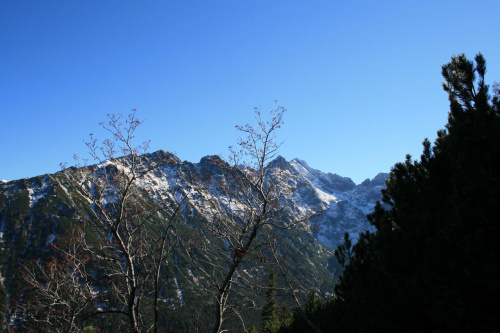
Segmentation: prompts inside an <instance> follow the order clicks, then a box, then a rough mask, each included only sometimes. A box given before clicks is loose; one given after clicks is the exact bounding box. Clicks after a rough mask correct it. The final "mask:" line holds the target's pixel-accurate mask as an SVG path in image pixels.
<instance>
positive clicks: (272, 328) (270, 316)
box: [262, 271, 281, 333]
mask: <svg viewBox="0 0 500 333" xmlns="http://www.w3.org/2000/svg"><path fill="white" fill-rule="evenodd" d="M277 288H278V284H277V283H276V275H275V273H274V271H271V273H270V274H269V282H268V285H267V291H266V304H265V305H264V307H263V309H262V327H263V332H264V333H276V332H278V330H279V328H280V326H281V321H280V318H279V315H278V310H279V305H278V300H277V298H276V289H277Z"/></svg>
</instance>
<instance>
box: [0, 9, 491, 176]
mask: <svg viewBox="0 0 500 333" xmlns="http://www.w3.org/2000/svg"><path fill="white" fill-rule="evenodd" d="M499 12H500V1H497V0H492V1H435V0H432V1H334V0H329V1H314V0H313V1H311V0H307V1H289V0H284V1H273V0H266V1H258V0H252V1H250V0H249V1H229V0H227V1H207V0H203V1H180V0H177V1H173V0H172V1H92V0H85V1H56V0H46V1H22V0H16V1H8V0H3V1H0V85H1V86H0V87H1V89H0V112H1V120H2V121H1V130H0V148H1V152H0V179H7V180H13V179H18V178H24V177H30V176H35V175H39V174H44V173H50V172H56V171H58V170H59V163H60V162H63V161H66V162H69V163H71V162H72V156H73V154H75V153H76V154H79V155H81V156H85V155H86V150H85V146H84V144H83V141H84V140H86V139H87V138H88V135H89V133H96V135H97V136H98V137H99V138H104V133H103V132H102V131H100V130H99V125H98V124H99V122H101V121H104V120H106V114H108V113H120V112H121V113H127V112H128V111H129V110H130V109H133V108H136V109H138V116H139V118H141V119H144V120H145V122H144V124H143V126H142V128H140V129H139V132H138V133H137V134H138V138H139V139H141V140H143V139H144V140H145V139H151V140H152V150H153V151H154V150H158V149H164V150H169V151H173V152H175V153H176V154H177V155H178V156H179V158H181V159H182V160H188V161H191V162H197V161H199V159H200V158H201V157H202V156H205V155H208V154H219V153H226V152H227V147H228V146H229V145H233V144H234V143H235V142H236V139H237V137H238V133H237V132H236V130H235V128H234V125H237V124H245V123H248V122H252V121H253V119H254V118H253V107H254V106H261V107H262V110H263V111H266V110H269V109H272V108H273V105H274V100H275V99H277V100H279V104H280V105H283V106H285V107H286V108H287V109H288V112H287V114H286V115H285V125H284V127H283V129H282V130H281V132H279V138H280V139H282V140H284V141H285V142H284V144H283V146H282V149H281V155H282V156H284V157H285V158H286V159H287V160H291V159H293V158H295V157H298V158H301V159H304V160H306V161H307V162H308V163H309V165H310V166H312V167H314V168H317V169H321V170H323V171H326V172H332V173H337V174H339V175H342V176H347V177H351V178H352V179H353V180H354V181H355V182H356V183H359V182H361V181H363V180H364V179H366V178H372V177H374V176H375V175H376V174H377V173H378V172H388V171H389V170H390V168H391V166H392V165H394V163H396V162H399V161H402V160H404V157H405V155H406V154H407V153H410V154H412V155H413V156H415V157H418V156H419V155H420V153H421V142H422V140H423V139H424V138H425V137H429V138H430V139H432V140H433V139H434V138H435V133H436V131H437V130H438V129H440V128H443V126H444V124H445V123H446V120H447V112H448V101H447V96H446V94H445V92H444V91H443V90H442V88H441V82H442V78H441V74H440V71H441V65H442V64H444V63H446V62H448V61H449V60H450V57H451V56H452V55H453V54H459V53H462V52H465V53H466V54H467V55H468V57H469V58H472V57H473V56H474V55H475V54H476V53H477V52H479V51H481V52H482V53H483V54H484V55H485V58H486V60H487V63H488V73H487V81H488V82H489V83H492V82H493V81H494V80H497V81H500V43H499V40H498V34H499V32H500V20H499V18H498V13H499Z"/></svg>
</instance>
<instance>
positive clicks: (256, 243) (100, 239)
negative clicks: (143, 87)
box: [0, 54, 500, 333]
mask: <svg viewBox="0 0 500 333" xmlns="http://www.w3.org/2000/svg"><path fill="white" fill-rule="evenodd" d="M485 75H486V61H485V58H484V57H483V55H482V54H477V55H476V57H475V59H474V60H471V59H467V57H466V56H465V55H464V54H462V55H458V56H453V57H452V59H451V61H450V62H449V63H447V64H445V65H443V66H442V76H443V78H444V82H443V89H444V91H445V93H447V95H448V99H449V103H450V104H449V105H450V108H449V115H448V123H447V124H446V125H445V128H444V129H442V130H439V131H438V135H437V139H436V140H435V142H434V143H431V142H430V141H429V140H427V139H425V140H424V142H423V150H422V154H421V156H420V157H419V158H417V159H415V158H414V157H412V156H409V155H407V156H406V160H404V161H403V162H400V163H397V164H396V165H394V166H393V167H392V169H391V171H390V175H389V178H388V179H387V181H386V188H385V189H384V190H383V191H382V198H383V199H382V201H381V202H377V204H376V206H375V209H374V210H373V211H372V212H371V213H370V214H369V215H368V220H369V222H370V223H371V225H372V226H373V229H372V230H367V231H365V232H363V233H361V234H360V235H359V240H357V242H355V241H354V240H352V239H350V237H349V234H347V233H346V235H345V238H344V243H343V244H342V245H340V246H338V248H337V249H336V250H335V252H334V256H333V258H335V265H334V266H335V267H337V268H338V269H339V270H340V271H341V274H338V275H334V274H331V285H334V287H333V288H331V290H330V291H325V289H322V286H324V285H325V284H324V283H323V284H320V283H319V282H317V281H314V277H312V276H308V277H305V278H304V277H303V280H301V284H300V288H299V287H297V286H298V285H294V281H293V273H290V272H292V271H293V269H294V267H293V265H294V264H295V265H299V264H300V265H306V263H304V262H302V261H299V260H296V261H295V262H293V260H292V261H291V262H287V261H286V260H285V259H284V257H285V256H286V255H288V256H290V254H289V253H288V252H287V253H286V254H285V255H284V254H283V253H284V250H283V249H285V247H286V246H285V245H283V244H285V243H283V241H281V240H279V239H281V238H283V239H286V237H287V235H288V234H287V233H288V232H290V233H293V232H300V231H303V230H301V229H300V228H299V227H298V226H299V225H301V224H302V223H303V222H304V221H305V220H308V219H309V218H312V217H313V216H293V217H290V216H288V215H286V214H285V212H284V211H283V210H282V209H281V207H280V206H281V205H282V201H280V198H281V197H280V195H282V194H283V193H282V192H280V191H281V190H278V187H277V185H276V184H274V183H273V182H272V180H270V179H277V178H279V177H281V178H284V177H285V178H286V176H287V174H286V173H285V171H283V170H284V169H283V170H282V173H279V172H278V171H276V170H279V168H278V169H276V168H274V169H272V168H270V167H269V166H268V165H271V164H272V163H278V162H272V163H269V162H270V161H273V158H274V157H275V155H276V153H277V151H278V148H279V145H278V144H275V143H274V142H272V141H271V140H270V139H269V138H270V137H271V136H272V135H271V134H273V135H274V133H273V131H274V130H275V129H277V128H279V127H280V126H281V124H282V120H281V117H282V115H283V112H284V109H281V108H278V109H277V110H278V112H277V113H275V117H274V118H273V119H272V120H271V121H270V122H269V123H268V124H270V125H269V126H268V127H266V125H265V124H264V123H263V122H261V121H260V118H258V119H259V125H260V126H261V129H262V130H263V132H256V131H255V129H254V128H252V127H249V126H247V127H240V128H239V129H240V130H241V131H242V132H244V133H247V134H249V137H250V138H251V140H248V141H242V142H241V143H240V144H241V147H243V149H248V147H250V150H249V154H255V156H253V157H255V158H256V161H257V164H254V165H246V166H245V167H244V168H242V167H241V166H240V165H241V164H240V163H239V162H240V160H238V156H239V155H238V154H237V152H236V151H235V154H234V155H233V158H234V160H232V162H234V163H233V164H234V165H235V166H236V167H234V168H233V167H231V166H230V165H229V164H227V163H226V162H224V161H221V160H220V159H218V158H217V157H213V158H212V159H211V160H210V161H207V164H206V166H205V167H206V168H207V169H211V168H212V169H213V168H221V169H222V170H223V171H224V172H223V173H222V176H220V178H217V179H207V180H206V183H207V184H208V186H207V187H206V188H195V187H193V188H190V193H191V194H192V193H195V195H193V198H196V200H198V201H196V202H195V201H194V200H193V199H189V198H188V196H187V195H184V196H182V195H180V194H179V193H181V192H180V190H179V189H175V188H172V191H178V192H175V193H174V194H176V195H173V196H171V197H168V196H167V195H166V194H165V193H163V192H160V191H158V190H157V189H158V187H153V185H155V186H156V185H157V183H158V182H159V180H155V179H154V178H148V177H149V175H150V174H151V175H152V177H153V176H155V175H156V172H157V168H163V167H166V166H168V167H172V166H175V167H178V168H181V167H180V166H178V165H180V161H177V160H176V159H175V158H174V157H172V156H159V155H155V156H153V155H151V157H148V158H150V160H148V163H149V164H148V165H147V166H146V164H143V162H142V160H141V159H140V158H139V155H140V154H139V153H138V152H137V151H136V150H135V148H134V147H132V146H131V145H130V142H129V140H130V138H131V137H133V136H132V134H133V132H134V130H135V127H136V126H138V125H140V122H139V121H138V120H137V118H134V117H135V116H131V118H130V119H129V120H131V122H130V126H131V127H129V130H128V131H122V129H121V127H120V126H121V125H119V124H118V120H116V119H114V118H111V121H110V125H111V126H112V127H113V126H116V127H114V128H115V130H116V132H115V135H118V136H120V135H124V136H121V137H119V138H120V140H122V143H125V150H124V155H125V156H128V157H124V158H121V157H120V158H115V157H114V154H115V151H114V149H115V147H114V146H113V143H112V142H111V141H108V142H107V146H105V147H104V148H105V149H104V151H106V149H108V150H107V152H108V153H107V154H108V155H106V153H105V155H104V156H105V157H111V160H113V161H118V162H120V163H122V164H118V167H116V166H114V165H110V164H106V163H107V162H106V161H105V160H104V159H103V160H102V161H100V162H102V163H103V165H107V167H108V168H109V170H110V171H109V173H108V171H106V172H104V171H99V170H98V168H96V167H94V166H90V167H88V166H82V167H81V168H79V167H76V168H75V167H72V168H68V169H66V171H64V172H65V173H64V172H63V173H62V174H61V175H62V176H60V178H58V179H62V180H61V183H62V182H67V183H69V182H71V181H75V180H76V181H75V183H74V184H79V186H80V187H79V188H78V191H79V192H75V193H73V194H68V193H63V191H62V190H60V191H59V192H58V194H59V195H60V196H61V197H62V196H65V195H67V197H68V200H70V201H71V202H73V203H74V205H75V207H69V206H64V205H63V204H59V206H60V207H62V208H58V209H60V211H63V212H64V214H61V213H60V212H59V213H57V214H59V215H60V218H59V220H58V221H59V225H58V228H59V227H60V228H63V227H64V228H66V229H65V232H66V233H67V235H66V236H65V237H60V238H58V239H57V241H54V239H53V238H54V237H55V236H54V235H52V236H51V237H52V239H51V240H50V241H47V244H49V243H50V246H51V250H50V251H53V252H51V257H50V260H48V259H47V260H45V259H44V260H45V261H44V260H41V259H37V256H38V255H39V253H38V252H34V250H33V252H30V251H31V250H30V247H29V246H33V245H32V244H30V243H28V245H26V247H25V248H24V250H23V249H17V248H16V247H15V245H12V246H11V248H9V249H3V250H2V251H3V252H2V263H1V264H2V266H4V267H9V268H10V269H11V271H9V272H8V275H7V276H5V277H4V278H5V283H3V284H2V287H1V288H0V314H1V315H2V317H3V318H8V319H7V320H4V322H3V325H4V327H8V329H9V330H10V331H11V332H39V331H47V330H48V331H58V332H98V331H113V329H118V327H119V329H120V331H133V332H150V331H154V332H158V331H165V332H178V331H183V332H184V331H186V332H188V331H196V332H215V333H218V332H227V331H229V332H238V331H243V330H246V331H247V332H264V333H278V332H280V333H286V332H290V333H291V332H324V333H326V332H341V333H343V332H499V331H500V86H499V85H498V84H497V83H494V84H492V85H491V86H490V85H488V84H487V83H486V81H485ZM442 112H445V110H443V111H442ZM257 114H258V116H259V117H260V113H257ZM262 133H263V134H262ZM127 135H128V136H127ZM252 140H253V141H252ZM259 140H260V141H261V142H263V143H264V144H265V146H266V145H267V146H266V148H264V150H263V151H261V150H259V149H260V148H258V146H257V145H256V144H255V142H258V141H259ZM95 143H96V141H91V142H90V143H89V148H90V149H91V151H92V152H93V153H94V154H95V156H99V155H98V154H99V150H98V149H97V148H98V147H97V146H94V145H95ZM146 146H147V145H146V144H145V145H144V146H141V147H142V148H144V149H145V150H146V148H147V147H146ZM266 149H268V150H266ZM269 149H270V150H269ZM148 156H149V155H148ZM158 156H159V157H162V158H163V157H165V159H159V157H158ZM155 158H156V160H155ZM273 167H276V166H275V165H273ZM127 168H128V169H130V170H132V172H131V173H129V174H126V171H124V170H126V169H127ZM128 169H127V170H128ZM96 170H97V171H96ZM207 174H208V173H207ZM185 175H186V179H185V180H184V181H186V182H187V180H188V179H187V178H188V177H194V173H192V174H190V173H188V172H186V173H185ZM79 177H80V178H79ZM120 177H121V178H120ZM54 179H55V178H54ZM151 179H153V180H151ZM204 181H205V180H204ZM110 184H111V185H110ZM136 184H148V185H151V193H149V194H148V195H151V196H153V195H154V196H156V197H158V198H161V200H159V201H158V202H154V203H151V202H148V201H147V200H144V199H143V198H144V193H141V192H140V191H141V190H140V189H139V187H134V186H135V185H136ZM227 184H231V185H234V186H232V188H233V189H228V188H224V185H227ZM99 186H101V187H99ZM116 189H120V191H121V192H120V191H117V190H116ZM234 189H236V190H234ZM294 190H295V188H293V187H291V186H290V188H289V191H290V192H292V191H294ZM155 191H158V192H155ZM210 191H212V192H210ZM215 192H217V193H222V194H224V195H227V197H228V198H230V200H228V201H227V202H223V201H220V202H219V201H215V200H214V199H211V201H208V203H209V204H208V205H205V206H203V207H209V208H200V207H202V205H201V204H200V203H201V202H202V201H203V200H205V198H206V197H208V196H209V194H210V193H215ZM96 193H97V194H96ZM116 198H118V199H116ZM132 198H135V199H134V200H135V201H134V200H132ZM0 199H1V200H2V201H1V202H0V204H1V205H0V206H1V208H2V209H4V206H5V207H7V206H8V205H7V202H8V199H9V195H5V196H2V197H0ZM131 200H132V201H131ZM188 200H191V202H190V203H189V202H188ZM4 202H5V204H4ZM88 202H90V203H91V206H90V208H88V207H87V208H85V207H84V205H85V204H87V205H88ZM127 202H129V203H130V204H129V205H125V203H127ZM35 203H36V202H35ZM16 205H19V206H20V205H21V204H20V203H16ZM28 205H29V204H28V203H25V206H28ZM77 205H78V207H76V206H77ZM80 206H81V207H80ZM12 207H13V205H12ZM12 207H9V209H11V211H12ZM221 207H222V208H221ZM234 207H238V209H237V210H234ZM85 209H87V210H85ZM203 209H205V211H204V210H203ZM5 211H7V209H6V210H5ZM207 211H209V212H210V213H211V215H210V216H211V218H210V219H207V218H204V217H203V216H207V215H206V213H207ZM82 212H84V213H82ZM10 214H11V215H9V216H7V215H6V216H5V217H4V220H6V219H11V220H13V221H14V220H15V219H16V218H17V215H19V214H17V215H16V214H15V213H10ZM51 214H56V213H54V212H48V211H47V212H43V214H41V216H42V215H43V216H42V217H40V218H41V219H47V220H48V219H49V217H50V216H51ZM85 214H86V215H85ZM203 214H205V215H203ZM185 216H192V217H193V221H195V222H196V223H198V222H199V223H200V225H201V226H203V228H204V229H203V233H204V236H202V237H201V236H200V237H198V236H197V235H196V232H195V231H194V229H195V227H193V226H194V225H195V224H194V222H192V221H190V222H189V223H185V224H182V227H181V223H179V221H180V220H181V219H182V218H183V217H185ZM32 218H34V217H30V221H31V219H32ZM77 220H78V221H84V222H85V223H83V222H82V223H83V224H82V227H78V228H75V226H74V224H75V221H77ZM159 221H160V222H159ZM71 228H72V229H71ZM61 230H62V229H61ZM276 230H280V231H279V232H278V231H276ZM283 230H285V231H283ZM23 232H24V231H23V230H18V231H16V232H15V233H13V234H12V235H9V237H11V238H12V239H15V237H18V235H22V234H23ZM54 234H55V231H54ZM40 237H41V236H40ZM40 237H39V238H40ZM280 237H281V238H280ZM302 237H303V236H302ZM299 239H300V238H299ZM311 239H312V237H311ZM2 242H3V241H2ZM52 242H53V243H52ZM280 242H281V243H280ZM47 244H46V245H47ZM311 244H313V241H312V240H311ZM42 245H43V244H42ZM42 245H40V246H42ZM311 246H312V245H311ZM26 249H28V250H26ZM318 249H319V250H318ZM321 249H322V248H320V247H317V248H314V251H317V252H318V253H319V252H320V251H322V250H321ZM14 250H15V251H17V252H18V253H17V252H16V253H17V254H16V258H17V259H18V260H19V262H17V263H15V262H14V261H13V259H12V256H13V255H12V253H14V252H13V251H14ZM6 251H10V252H9V253H10V254H11V257H6V256H5V255H4V253H6ZM44 251H46V252H44V253H49V250H44ZM308 251H311V252H312V251H313V250H310V249H309V250H308ZM21 252H22V254H21ZM290 253H291V252H290ZM30 255H31V257H29V256H30ZM23 257H24V258H28V259H29V261H28V260H27V261H26V262H21V259H19V258H23ZM179 262H180V263H179ZM325 262H326V259H325ZM188 264H189V265H191V266H189V267H191V268H190V270H189V275H186V276H185V278H184V279H186V280H187V279H191V280H192V281H194V282H193V283H192V284H191V285H192V288H191V287H190V288H191V290H190V291H189V292H190V294H189V295H190V296H189V297H191V298H192V300H193V299H194V301H193V303H192V304H199V308H198V309H194V310H193V308H190V309H188V308H186V307H184V308H183V307H182V304H183V303H187V302H188V300H187V297H186V299H184V297H185V296H183V297H177V296H176V295H175V292H173V291H172V290H173V289H172V288H171V287H172V286H174V285H175V286H177V290H180V289H179V287H178V285H179V284H181V283H183V281H182V280H181V279H179V281H178V276H180V275H177V274H178V271H180V269H179V267H181V266H182V265H188ZM311 265H312V264H311ZM321 265H322V264H317V265H316V266H314V267H320V266H321ZM257 266H259V267H264V266H265V267H266V272H268V273H269V274H263V272H264V270H253V269H254V268H255V267H257ZM324 266H325V267H326V266H327V264H325V265H324ZM13 267H15V268H16V270H14V269H13ZM311 267H313V266H311ZM268 268H270V269H268ZM330 268H331V267H330ZM191 269H192V271H191ZM4 271H5V270H4ZM324 271H326V272H328V270H327V269H326V268H325V269H324ZM256 272H259V273H256ZM258 274H260V275H258ZM328 274H329V273H328ZM163 276H168V279H167V278H166V279H163V278H162V277H163ZM195 276H197V277H199V278H197V277H195ZM254 278H255V279H254ZM20 281H21V282H20ZM256 281H257V282H256ZM263 281H265V282H264V283H263ZM307 281H309V282H310V285H306V284H305V283H307ZM313 281H314V283H316V284H313ZM169 288H170V289H169ZM196 288H199V289H196ZM186 289H187V288H186ZM168 292H170V293H171V294H172V295H170V294H169V295H168V297H167V296H166V294H167V293H168ZM186 295H188V292H186ZM301 295H302V296H301ZM303 295H306V296H305V297H304V296H303ZM176 297H177V298H176ZM159 299H162V300H165V301H162V302H159ZM167 300H168V301H167ZM170 300H175V302H177V303H174V301H171V302H170ZM168 302H170V303H168ZM179 304H181V306H179ZM195 312H196V313H197V316H198V317H197V318H198V321H197V322H196V320H197V319H196V318H195V317H193V315H194V313H195ZM30 320H31V321H30ZM192 322H193V323H194V324H193V323H192ZM55 323H57V325H59V326H57V328H56V326H53V325H55ZM242 323H243V324H242ZM113 325H115V326H113Z"/></svg>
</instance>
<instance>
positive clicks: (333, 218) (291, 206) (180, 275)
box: [0, 151, 388, 329]
mask: <svg viewBox="0 0 500 333" xmlns="http://www.w3.org/2000/svg"><path fill="white" fill-rule="evenodd" d="M140 158H141V160H142V163H144V164H145V165H148V164H151V163H153V162H154V161H156V160H159V159H164V158H168V160H169V163H167V164H165V165H163V166H162V167H161V168H159V169H158V170H155V172H154V174H152V175H151V177H150V178H145V179H144V180H142V181H141V182H139V183H138V185H139V187H142V189H139V190H140V193H141V194H140V195H141V197H142V200H143V202H151V201H155V200H158V198H161V199H162V200H170V201H176V200H178V198H179V195H181V196H186V197H187V198H189V200H190V202H191V204H192V207H194V209H191V210H190V209H187V208H184V209H183V210H182V214H183V216H184V219H183V222H177V224H176V225H174V229H175V233H176V234H177V235H181V234H183V233H187V232H188V231H189V232H195V233H196V232H197V231H198V232H199V233H202V231H201V230H202V229H201V227H200V226H199V225H198V219H196V218H193V216H195V215H196V216H204V218H207V215H208V214H210V207H207V206H206V205H205V204H204V203H203V201H200V200H199V196H200V193H199V191H200V190H199V189H200V188H203V187H201V186H200V184H199V183H200V182H201V179H204V178H205V177H206V176H207V175H209V176H210V177H211V178H214V179H225V178H224V169H223V168H221V167H220V165H218V164H214V163H213V161H214V158H217V157H214V156H206V157H204V158H202V159H201V160H200V162H199V163H190V162H182V161H181V160H179V159H178V158H177V157H176V156H175V155H173V154H171V153H169V152H166V151H157V152H154V153H149V154H144V155H142V156H141V157H140ZM114 164H115V163H114V162H113V161H106V162H104V163H101V164H99V165H97V166H96V168H97V169H99V168H113V167H115V168H116V165H114ZM270 165H271V167H272V168H275V170H276V171H275V172H274V174H275V175H276V177H280V178H279V181H277V182H276V183H277V184H278V185H277V186H278V188H283V189H285V188H286V189H287V191H284V190H283V191H280V192H282V193H283V194H282V195H281V196H280V198H279V204H280V205H281V207H282V208H283V210H284V212H285V213H284V215H283V217H282V218H285V219H286V218H287V217H292V216H293V217H295V218H299V219H300V218H304V219H307V223H308V224H309V225H308V228H302V229H300V230H293V231H292V232H283V233H282V235H283V237H280V240H279V247H280V253H281V255H282V256H283V257H287V258H290V261H291V262H292V263H293V269H294V273H293V274H294V277H296V279H297V281H298V283H299V284H302V285H306V286H307V289H308V290H314V289H321V290H326V291H330V292H331V291H332V286H333V281H334V279H335V276H336V275H338V273H339V268H340V267H339V265H338V263H336V261H335V256H334V251H333V249H335V248H336V247H337V246H338V245H339V244H342V242H343V237H344V233H346V232H347V233H349V234H350V236H351V238H352V239H354V240H356V239H357V235H358V234H359V233H360V232H363V231H365V230H367V229H371V226H370V224H369V223H368V220H367V218H366V214H368V213H370V211H371V210H372V209H373V207H374V205H375V203H376V201H377V200H381V190H382V189H383V188H384V186H385V179H386V178H387V177H388V174H385V173H379V174H378V175H376V176H375V177H374V178H373V179H371V180H370V179H367V180H365V181H364V182H362V183H361V184H358V185H356V184H355V183H354V182H353V181H352V180H351V179H350V178H347V177H341V176H339V175H336V174H331V173H325V172H322V171H320V170H316V169H314V168H311V167H310V166H309V165H308V164H307V163H306V162H305V161H303V160H300V159H294V160H292V161H286V160H285V159H284V158H283V157H280V156H278V157H277V158H275V159H274V160H273V161H271V162H270ZM278 170H279V172H278ZM193 175H197V176H196V177H193ZM281 179H283V181H281ZM228 186H231V184H230V183H229V182H227V181H219V182H217V183H214V186H213V188H211V189H210V190H207V191H206V193H204V194H203V193H202V194H201V195H202V196H217V195H220V196H221V197H223V196H224V193H226V192H225V191H224V187H228ZM236 190H237V189H236ZM197 191H198V192H197ZM77 192H78V190H77V189H75V188H74V187H73V186H72V185H71V184H70V182H68V179H67V176H66V174H65V173H64V172H58V173H55V174H46V175H40V176H37V177H32V178H25V179H20V180H14V181H8V182H7V181H2V183H0V237H1V238H0V240H1V242H2V245H3V262H2V268H1V274H2V276H3V277H4V286H5V287H6V289H7V292H8V293H9V295H13V294H15V290H16V288H18V284H19V282H20V281H19V279H18V278H17V277H16V274H15V272H16V271H18V270H19V267H18V265H19V260H39V258H41V257H44V256H49V255H50V253H51V247H50V245H51V244H52V243H54V242H57V240H58V238H59V237H61V235H63V234H64V233H65V232H66V230H67V228H68V226H69V225H75V224H78V223H81V221H80V219H79V218H78V212H79V211H80V212H81V211H82V210H84V209H85V208H84V206H85V202H84V201H83V200H77V199H75V197H76V193H77ZM106 200H110V201H112V200H113V198H107V199H106ZM217 200H222V199H221V198H217ZM204 205H205V206H204ZM231 209H237V207H236V208H234V207H233V208H231ZM227 213H228V214H230V213H231V212H229V211H228V212H227ZM309 216H310V218H308V217H309ZM205 239H206V240H207V241H208V242H210V241H213V240H211V238H210V236H207V238H205ZM218 255H220V254H218ZM172 261H173V262H174V263H175V265H170V266H169V268H168V269H169V271H168V273H165V274H167V275H168V276H169V281H170V282H171V285H172V286H173V287H172V288H171V292H170V294H169V295H165V296H164V299H165V302H166V303H167V304H169V307H170V310H176V309H177V311H179V310H180V309H191V310H192V309H193V307H194V305H195V304H197V302H198V301H197V300H199V297H200V292H199V290H197V288H196V285H199V284H200V283H201V284H203V283H202V282H200V281H201V280H202V278H201V276H200V275H199V272H198V271H197V269H196V267H194V266H193V265H192V263H191V262H190V260H189V258H188V257H187V256H186V253H184V252H183V251H182V249H181V248H178V249H174V251H173V252H172ZM262 266H263V265H262V260H261V261H260V263H259V261H257V260H254V261H251V262H250V263H248V264H247V265H245V266H243V267H242V268H241V271H242V272H244V273H245V274H247V275H248V276H253V277H254V276H255V277H256V278H257V279H261V280H265V279H266V277H267V271H266V270H265V269H263V267H262ZM240 274H243V273H240ZM304 297H306V296H304ZM191 310H190V311H191ZM186 311H187V312H188V313H189V311H188V310H186ZM186 329H187V328H186Z"/></svg>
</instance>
